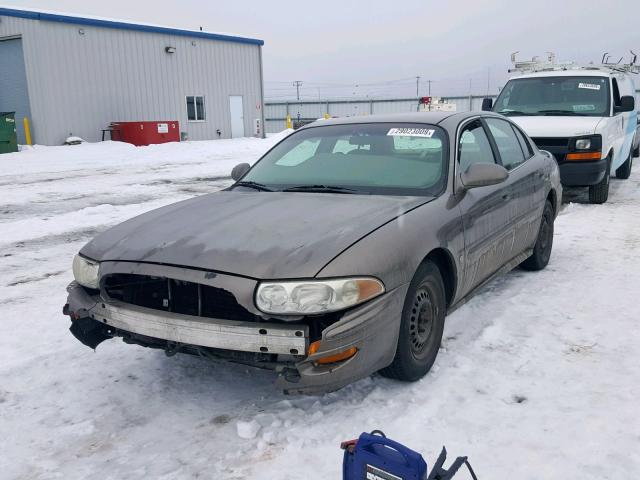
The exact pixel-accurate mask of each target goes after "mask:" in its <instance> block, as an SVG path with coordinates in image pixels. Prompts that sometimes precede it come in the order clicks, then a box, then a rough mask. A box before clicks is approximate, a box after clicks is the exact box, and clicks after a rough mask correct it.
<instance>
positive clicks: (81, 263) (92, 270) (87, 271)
mask: <svg viewBox="0 0 640 480" xmlns="http://www.w3.org/2000/svg"><path fill="white" fill-rule="evenodd" d="M99 267H100V264H99V263H98V262H94V261H93V260H89V259H88V258H85V257H82V256H80V255H76V256H75V257H73V277H74V278H75V279H76V282H78V283H79V284H80V285H82V286H83V287H87V288H93V289H95V290H97V289H98V288H99V283H98V269H99Z"/></svg>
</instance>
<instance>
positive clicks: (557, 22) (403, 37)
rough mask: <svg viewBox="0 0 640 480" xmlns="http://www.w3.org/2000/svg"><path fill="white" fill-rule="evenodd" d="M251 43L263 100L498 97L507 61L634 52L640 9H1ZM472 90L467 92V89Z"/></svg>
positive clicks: (487, 0) (195, 4)
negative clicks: (514, 56) (260, 51)
mask: <svg viewBox="0 0 640 480" xmlns="http://www.w3.org/2000/svg"><path fill="white" fill-rule="evenodd" d="M2 3H3V4H4V5H5V6H7V7H16V8H19V7H30V8H41V9H46V10H55V11H59V12H68V13H73V14H86V15H99V16H107V17H114V18H118V19H126V20H132V21H140V22H147V23H157V24H163V25H169V26H175V27H180V28H189V29H198V28H199V27H200V26H202V27H203V29H204V30H205V31H212V32H216V31H219V32H233V33H238V34H243V35H246V36H250V37H254V38H260V39H262V40H264V41H265V45H264V76H265V85H266V94H267V97H271V98H285V97H287V96H289V97H290V96H292V95H294V96H295V88H294V87H293V85H292V82H293V81H294V80H301V81H303V84H302V89H301V95H302V96H303V97H305V98H318V97H322V98H326V97H337V96H340V97H344V96H366V95H369V96H372V97H380V96H387V97H388V96H398V95H403V96H404V95H415V92H416V79H415V77H416V76H418V75H419V76H421V80H420V94H421V95H426V94H427V90H428V82H427V80H429V79H430V80H432V84H431V91H432V94H433V95H452V94H468V93H469V90H470V88H471V89H472V90H473V93H477V94H484V93H486V91H487V83H488V82H487V80H489V87H488V88H489V90H490V91H491V92H494V93H495V92H497V89H498V87H499V86H500V85H502V84H503V83H504V80H505V78H506V75H507V74H506V71H507V69H508V68H509V65H510V63H509V56H510V54H511V52H514V51H519V52H520V56H521V57H522V58H525V57H531V56H533V55H544V54H545V52H547V51H553V52H556V53H557V55H558V58H559V59H561V60H577V61H583V62H586V61H590V60H594V61H599V60H600V58H601V56H602V54H603V53H604V52H609V53H611V54H613V56H616V60H617V58H619V57H620V56H622V55H625V60H626V59H627V58H628V57H629V54H628V52H629V49H635V50H636V51H637V52H638V53H640V0H609V1H607V2H602V1H595V0H527V1H522V0H481V1H455V0H439V1H437V2H436V1H431V0H402V1H390V0H384V1H380V0H369V1H360V2H353V1H351V2H349V1H347V0H322V1H315V2H309V1H299V2H294V1H291V0H289V1H281V0H234V1H206V0H179V1H172V2H163V1H158V0H153V1H152V0H109V1H107V2H105V1H95V0H56V1H47V0H2ZM470 82H471V86H470Z"/></svg>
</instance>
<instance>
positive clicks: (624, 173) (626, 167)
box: [616, 150, 633, 180]
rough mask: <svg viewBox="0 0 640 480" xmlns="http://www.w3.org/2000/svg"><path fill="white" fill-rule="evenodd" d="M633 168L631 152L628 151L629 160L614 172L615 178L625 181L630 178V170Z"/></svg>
mask: <svg viewBox="0 0 640 480" xmlns="http://www.w3.org/2000/svg"><path fill="white" fill-rule="evenodd" d="M632 167H633V152H632V151H631V150H630V151H629V158H627V161H626V162H624V163H623V164H622V165H620V167H618V169H617V170H616V178H619V179H621V180H626V179H627V178H629V177H630V176H631V168H632Z"/></svg>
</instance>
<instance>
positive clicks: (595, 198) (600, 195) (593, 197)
mask: <svg viewBox="0 0 640 480" xmlns="http://www.w3.org/2000/svg"><path fill="white" fill-rule="evenodd" d="M610 180H611V159H609V160H608V161H607V171H606V172H604V178H603V179H602V180H601V181H600V183H598V184H597V185H591V186H590V187H589V202H590V203H596V204H602V203H605V202H606V201H607V199H608V198H609V183H610Z"/></svg>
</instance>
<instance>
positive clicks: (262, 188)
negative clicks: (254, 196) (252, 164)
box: [233, 180, 273, 192]
mask: <svg viewBox="0 0 640 480" xmlns="http://www.w3.org/2000/svg"><path fill="white" fill-rule="evenodd" d="M233 186H234V187H249V188H253V189H254V190H260V191H261V192H273V190H271V189H270V188H269V187H267V186H266V185H263V184H262V183H258V182H252V181H249V180H245V181H240V182H237V183H235V184H234V185H233Z"/></svg>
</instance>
